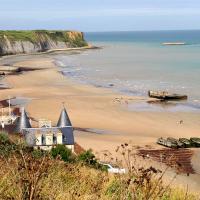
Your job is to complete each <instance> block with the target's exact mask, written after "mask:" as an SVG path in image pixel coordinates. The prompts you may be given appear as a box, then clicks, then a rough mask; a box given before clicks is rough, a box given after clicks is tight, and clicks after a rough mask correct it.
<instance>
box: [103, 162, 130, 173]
mask: <svg viewBox="0 0 200 200" xmlns="http://www.w3.org/2000/svg"><path fill="white" fill-rule="evenodd" d="M101 164H102V165H104V166H106V167H107V170H108V172H109V173H113V174H125V173H126V170H125V169H121V168H119V167H117V166H112V165H111V164H109V163H101Z"/></svg>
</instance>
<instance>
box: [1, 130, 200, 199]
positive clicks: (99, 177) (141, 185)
mask: <svg viewBox="0 0 200 200" xmlns="http://www.w3.org/2000/svg"><path fill="white" fill-rule="evenodd" d="M117 151H120V152H121V153H122V156H123V158H124V159H125V161H126V162H127V161H128V160H127V156H130V155H129V152H130V151H129V150H128V145H127V144H126V145H122V146H121V149H118V150H117ZM127 164H128V168H129V173H128V174H125V175H110V174H108V173H107V171H106V169H105V168H104V167H103V166H102V165H101V164H99V163H98V162H97V160H96V158H95V156H94V155H93V153H92V151H86V152H84V153H82V154H80V155H78V156H77V155H74V154H72V153H71V151H70V150H69V149H67V148H66V147H64V146H63V145H58V146H57V147H56V148H54V149H53V150H52V151H51V152H44V151H40V150H33V149H31V148H29V147H27V146H26V145H25V144H24V143H23V141H22V139H19V138H18V137H15V138H13V137H12V138H8V136H7V135H5V134H0V199H4V200H7V199H16V200H21V199H30V200H32V199H37V200H40V199H41V200H43V199H45V200H46V199H55V200H72V199H77V200H78V199H80V200H97V199H100V200H107V199H108V200H109V199H110V200H132V199H133V200H158V199H159V200H195V199H197V197H195V196H193V195H191V194H188V193H187V192H186V191H181V190H175V189H170V187H169V186H164V185H163V183H162V176H163V173H162V172H160V171H159V170H157V169H155V168H153V167H149V168H143V167H141V168H137V167H136V166H130V165H129V163H128V162H127Z"/></svg>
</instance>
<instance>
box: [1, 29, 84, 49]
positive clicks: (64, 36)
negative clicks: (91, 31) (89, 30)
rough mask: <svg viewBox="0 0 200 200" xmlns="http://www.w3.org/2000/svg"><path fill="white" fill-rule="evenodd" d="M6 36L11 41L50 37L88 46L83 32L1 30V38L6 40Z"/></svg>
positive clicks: (35, 41)
mask: <svg viewBox="0 0 200 200" xmlns="http://www.w3.org/2000/svg"><path fill="white" fill-rule="evenodd" d="M5 36H6V37H7V38H8V39H9V40H10V41H13V42H14V41H30V42H32V43H37V42H38V41H41V39H43V40H45V39H48V38H50V39H51V40H54V41H57V42H69V43H72V44H73V46H78V47H81V46H86V45H87V43H86V42H85V40H84V38H83V34H82V33H81V32H73V31H48V30H30V31H15V30H14V31H0V40H4V39H5Z"/></svg>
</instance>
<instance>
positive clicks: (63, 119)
mask: <svg viewBox="0 0 200 200" xmlns="http://www.w3.org/2000/svg"><path fill="white" fill-rule="evenodd" d="M66 126H72V123H71V121H70V119H69V116H68V114H67V111H66V109H65V107H63V109H62V111H61V113H60V118H59V120H58V123H57V127H66Z"/></svg>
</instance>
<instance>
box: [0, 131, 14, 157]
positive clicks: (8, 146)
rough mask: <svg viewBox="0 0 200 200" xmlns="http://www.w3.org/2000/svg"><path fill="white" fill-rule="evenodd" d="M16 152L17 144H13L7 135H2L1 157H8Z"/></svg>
mask: <svg viewBox="0 0 200 200" xmlns="http://www.w3.org/2000/svg"><path fill="white" fill-rule="evenodd" d="M15 150H16V144H14V143H12V142H11V141H10V140H9V138H8V134H7V133H0V156H1V157H7V156H9V155H10V154H11V153H12V152H13V151H15Z"/></svg>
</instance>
